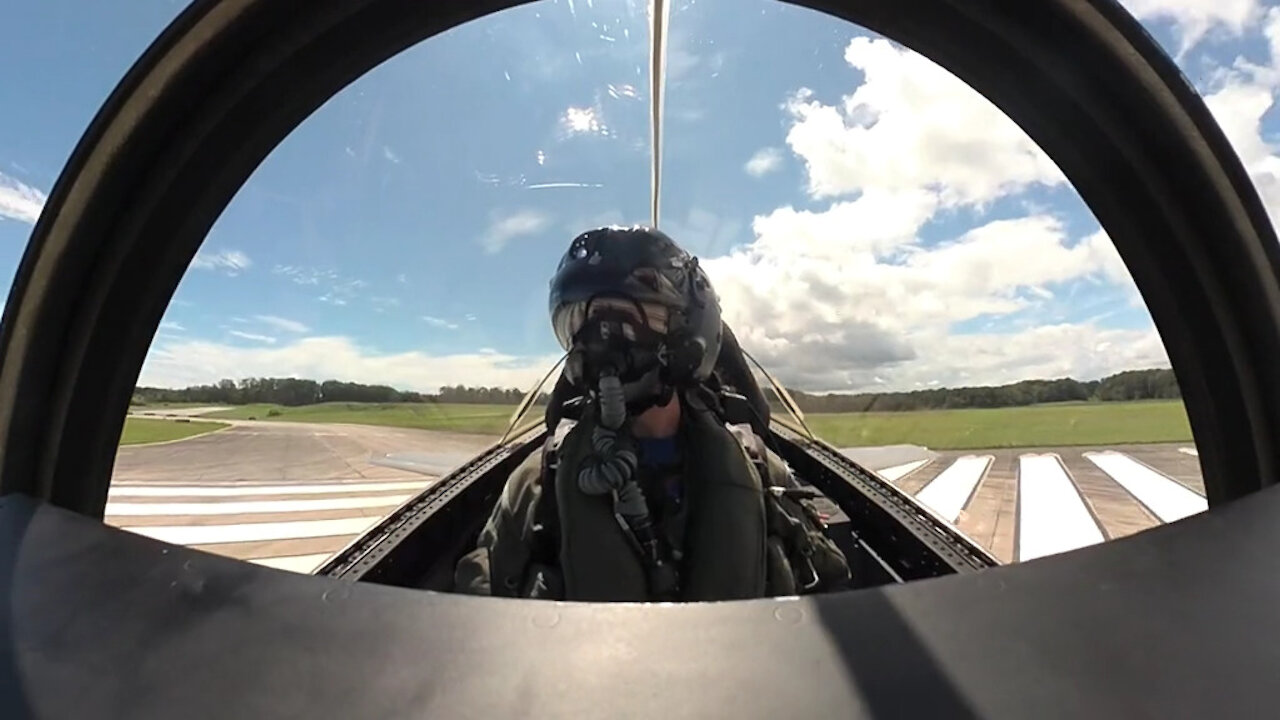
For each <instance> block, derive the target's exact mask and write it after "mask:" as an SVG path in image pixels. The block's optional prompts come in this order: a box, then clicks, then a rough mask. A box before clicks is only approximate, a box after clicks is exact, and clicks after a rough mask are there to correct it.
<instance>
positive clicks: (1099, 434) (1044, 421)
mask: <svg viewBox="0 0 1280 720" xmlns="http://www.w3.org/2000/svg"><path fill="white" fill-rule="evenodd" d="M514 409H515V408H514V407H513V406H510V405H468V404H432V403H422V404H414V403H388V404H378V403H324V404H320V405H308V406H303V407H293V408H290V407H282V406H279V405H243V406H239V407H235V408H231V409H228V410H220V411H217V412H212V413H208V414H206V415H202V416H201V417H202V418H228V419H240V420H246V419H249V418H251V417H252V418H256V419H258V420H292V421H296V422H319V423H326V422H329V423H355V424H363V425H388V426H392V427H408V428H420V429H424V430H448V431H452V432H463V433H476V434H482V435H498V434H501V433H502V431H503V430H504V429H505V428H506V426H507V422H508V420H509V419H510V417H511V413H512V412H513V411H514ZM273 412H274V413H275V414H271V413H273ZM534 412H536V413H539V414H540V413H541V410H540V409H539V410H535V411H534ZM806 420H807V422H808V423H809V427H810V428H811V429H812V430H813V431H814V432H815V433H816V434H817V435H818V436H819V437H821V438H823V439H824V440H826V441H827V442H830V443H832V444H833V445H836V446H838V447H848V446H855V445H893V444H898V443H912V444H916V445H924V446H927V447H930V448H933V449H935V450H964V449H974V448H998V447H1033V446H1054V445H1119V444H1126V443H1149V442H1188V441H1190V440H1191V439H1192V437H1191V428H1190V425H1189V424H1188V422H1187V415H1186V412H1185V410H1184V409H1183V406H1182V403H1181V402H1179V401H1176V400H1172V401H1169V400H1159V401H1143V402H1109V403H1100V402H1095V403H1055V404H1049V405H1036V406H1031V407H1018V408H999V409H993V410H922V411H918V412H901V413H840V414H820V413H819V414H812V415H808V416H806Z"/></svg>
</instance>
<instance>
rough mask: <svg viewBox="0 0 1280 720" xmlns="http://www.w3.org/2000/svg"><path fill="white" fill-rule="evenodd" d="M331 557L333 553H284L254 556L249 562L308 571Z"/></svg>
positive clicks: (283, 568)
mask: <svg viewBox="0 0 1280 720" xmlns="http://www.w3.org/2000/svg"><path fill="white" fill-rule="evenodd" d="M330 557H333V553H317V554H315V555H284V556H282V557H267V558H255V559H253V560H250V561H249V562H251V563H256V564H258V565H266V566H267V567H273V568H276V569H278V570H289V571H290V572H296V573H304V574H307V573H310V572H311V571H313V570H315V569H316V568H318V567H320V563H323V562H324V561H325V560H328V559H329V558H330Z"/></svg>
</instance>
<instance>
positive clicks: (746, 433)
mask: <svg viewBox="0 0 1280 720" xmlns="http://www.w3.org/2000/svg"><path fill="white" fill-rule="evenodd" d="M725 427H727V428H728V430H729V432H730V433H731V434H732V435H733V437H734V438H735V439H736V440H737V441H738V443H739V444H740V445H741V446H742V449H743V451H744V452H745V453H746V454H747V457H749V458H750V459H751V462H752V463H753V464H755V465H756V466H757V467H761V466H763V467H764V468H765V469H766V471H767V477H765V478H762V480H764V481H765V482H766V483H768V484H770V485H777V486H782V487H790V486H793V485H795V473H794V472H793V471H792V470H791V466H790V465H788V464H787V461H786V460H783V459H782V456H781V455H778V454H777V453H775V452H774V451H773V450H770V449H769V446H768V444H766V443H765V441H764V438H762V437H760V435H759V434H757V433H756V432H755V428H753V427H751V425H750V424H748V423H726V425H725Z"/></svg>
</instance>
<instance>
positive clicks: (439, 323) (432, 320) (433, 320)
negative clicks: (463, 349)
mask: <svg viewBox="0 0 1280 720" xmlns="http://www.w3.org/2000/svg"><path fill="white" fill-rule="evenodd" d="M468 317H470V316H468ZM422 319H423V320H424V321H425V322H426V323H427V324H428V325H431V326H432V327H438V328H444V329H445V330H457V329H458V324H457V323H454V322H449V321H448V320H445V319H443V318H438V317H432V316H430V315H423V316H422Z"/></svg>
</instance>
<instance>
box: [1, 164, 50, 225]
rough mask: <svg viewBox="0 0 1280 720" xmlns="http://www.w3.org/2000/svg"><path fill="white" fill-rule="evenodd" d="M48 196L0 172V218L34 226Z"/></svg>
mask: <svg viewBox="0 0 1280 720" xmlns="http://www.w3.org/2000/svg"><path fill="white" fill-rule="evenodd" d="M46 200H48V196H47V195H45V194H44V193H43V192H41V191H39V190H37V189H35V188H33V187H31V186H30V185H26V184H24V183H22V182H21V181H19V180H18V179H16V178H12V177H9V176H8V175H5V174H4V173H2V172H0V218H8V219H10V220H17V221H18V222H24V223H30V224H33V225H34V224H35V222H36V220H38V219H39V218H40V212H41V211H42V210H44V203H45V201H46Z"/></svg>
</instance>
